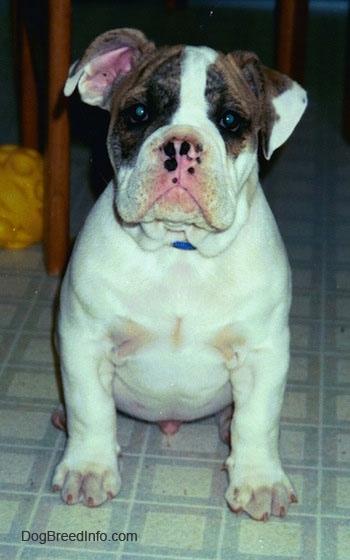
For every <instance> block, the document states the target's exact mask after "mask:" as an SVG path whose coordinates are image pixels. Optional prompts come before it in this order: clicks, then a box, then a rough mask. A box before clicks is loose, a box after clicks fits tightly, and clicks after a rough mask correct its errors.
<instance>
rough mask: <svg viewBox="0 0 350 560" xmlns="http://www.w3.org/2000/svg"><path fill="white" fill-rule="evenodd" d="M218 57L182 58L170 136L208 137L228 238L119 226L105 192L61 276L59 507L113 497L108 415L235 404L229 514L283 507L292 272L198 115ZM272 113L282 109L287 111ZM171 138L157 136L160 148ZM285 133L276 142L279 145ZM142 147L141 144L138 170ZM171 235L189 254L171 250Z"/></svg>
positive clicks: (194, 414) (182, 413)
mask: <svg viewBox="0 0 350 560" xmlns="http://www.w3.org/2000/svg"><path fill="white" fill-rule="evenodd" d="M215 57H216V53H215V52H214V51H212V50H211V49H206V48H200V49H194V48H187V50H186V55H185V59H184V64H183V69H182V77H181V103H180V107H179V109H178V111H177V112H176V114H175V115H174V118H173V121H172V123H171V124H170V125H169V127H168V129H169V131H170V132H171V130H172V129H173V130H176V131H178V130H179V128H178V127H179V126H181V125H186V126H189V127H190V129H191V132H193V129H194V127H199V128H200V129H201V131H202V133H203V134H206V135H207V139H208V146H209V147H210V148H211V150H210V154H214V155H212V156H211V157H213V158H215V162H216V165H217V167H218V169H219V171H220V172H221V174H222V175H223V176H224V181H223V182H222V184H221V183H220V185H219V187H218V188H228V189H229V193H230V194H229V197H230V198H229V199H228V200H230V201H231V202H232V204H233V205H234V209H235V210H234V213H233V216H234V218H233V222H232V224H231V226H230V227H228V228H227V229H225V230H224V231H219V232H210V231H204V232H203V230H200V229H199V228H196V227H194V226H192V225H185V226H184V227H183V228H180V227H178V228H177V230H176V227H174V229H173V230H172V231H171V230H170V229H169V227H168V226H166V225H164V224H159V223H158V224H157V223H156V224H153V223H147V222H146V223H142V224H136V225H132V224H129V225H126V224H121V223H119V222H118V221H117V220H116V218H115V213H114V209H113V204H114V190H113V184H112V183H111V184H110V185H109V186H108V187H107V189H106V191H105V192H104V193H103V195H102V196H101V197H100V199H99V200H98V202H97V204H96V205H95V207H94V208H93V210H92V212H91V213H90V215H89V217H88V219H87V221H86V224H85V226H84V228H83V230H82V232H81V234H80V236H79V238H78V240H77V243H76V246H75V249H74V253H73V256H72V259H71V261H70V264H69V267H68V270H67V273H66V275H65V279H64V282H63V286H62V292H61V311H60V317H59V337H58V345H59V350H60V356H61V365H62V376H63V383H64V389H65V399H66V407H67V413H68V432H69V439H68V444H67V447H66V450H65V453H64V457H63V459H62V461H61V463H60V464H59V466H58V467H57V469H56V473H55V476H54V479H53V485H54V488H55V489H61V491H62V497H63V499H64V500H65V501H66V502H68V503H75V502H77V501H80V500H83V501H85V503H86V504H87V505H99V504H100V503H102V502H103V501H105V500H106V499H107V498H110V497H112V496H114V495H115V494H116V493H117V492H118V491H119V488H120V476H119V472H118V465H117V455H118V453H119V446H118V444H117V428H116V414H115V405H116V406H117V408H119V409H120V410H122V411H124V412H127V413H128V414H131V415H133V416H136V417H139V418H142V419H145V420H149V421H154V422H162V421H166V420H183V421H191V420H195V419H197V418H201V417H204V416H208V415H211V414H213V413H215V412H217V411H219V410H221V409H223V408H224V407H226V406H227V405H229V404H230V403H232V401H233V400H234V401H235V413H234V417H233V421H232V425H231V443H232V452H231V453H230V456H229V458H228V459H227V463H226V464H227V469H228V473H229V481H230V484H229V488H228V491H227V494H226V498H227V501H228V503H229V505H230V507H231V508H232V509H233V510H238V511H240V510H243V509H244V510H245V511H247V512H248V513H249V514H250V515H251V516H252V517H254V518H256V519H266V515H267V516H268V515H270V514H275V515H283V514H284V511H285V510H286V508H287V506H288V503H289V501H290V500H292V499H293V495H294V491H293V489H292V487H291V485H290V483H289V481H288V479H287V477H286V476H285V474H284V472H283V470H282V467H281V463H280V460H279V456H278V449H277V446H278V443H277V441H278V422H279V414H280V409H281V405H282V399H283V390H284V385H285V378H286V373H287V369H288V360H289V348H288V346H289V329H288V311H289V305H290V274H289V266H288V261H287V258H286V254H285V251H284V247H283V243H282V241H281V238H280V236H279V233H278V230H277V227H276V224H275V221H274V219H273V217H272V214H271V212H270V209H269V207H268V205H267V203H266V201H265V198H264V195H263V193H262V190H261V188H260V186H259V184H258V178H257V162H256V154H252V153H250V152H245V153H244V152H243V153H241V154H240V155H239V156H238V158H236V159H235V161H233V158H231V159H230V160H229V159H228V158H227V156H226V151H225V146H224V143H223V141H222V139H221V137H220V134H219V132H218V131H217V130H216V128H215V126H214V125H213V123H211V122H210V121H209V120H208V118H207V116H206V114H207V106H206V100H205V97H204V90H205V76H206V69H207V67H208V64H210V63H212V62H213V61H214V60H215ZM286 99H287V98H286ZM194 103H195V104H194ZM276 103H277V102H276ZM276 108H277V109H278V111H280V112H283V111H285V110H286V107H285V105H284V101H283V103H280V104H278V103H277V105H276ZM277 126H278V125H277ZM174 127H175V128H174ZM176 127H177V128H176ZM168 129H166V131H165V132H164V135H163V131H162V132H156V133H155V137H156V135H157V134H158V135H163V136H162V138H166V134H167V133H168ZM283 134H285V129H284V132H283V133H282V132H280V131H279V130H277V132H276V138H278V141H279V140H280V138H281V136H282V135H283ZM153 139H154V138H153ZM276 141H277V140H276ZM151 147H152V138H150V139H149V140H148V141H147V142H146V143H145V145H144V147H143V149H142V150H141V151H140V156H139V159H138V161H137V165H143V163H142V162H144V161H145V160H146V159H147V154H148V153H149V150H150V149H151ZM208 157H209V156H208ZM134 177H137V170H136V171H135V175H134ZM132 178H133V170H130V169H127V168H123V169H122V170H121V173H120V174H119V181H120V183H121V192H122V193H123V188H124V189H126V188H127V185H128V181H132V180H133V179H132ZM121 196H123V195H121ZM176 237H177V238H182V239H187V240H189V241H190V242H191V243H193V244H194V245H196V246H197V247H198V251H188V252H187V251H179V250H176V249H174V248H172V247H170V246H169V243H170V242H171V241H173V240H174V239H176ZM145 240H146V241H145Z"/></svg>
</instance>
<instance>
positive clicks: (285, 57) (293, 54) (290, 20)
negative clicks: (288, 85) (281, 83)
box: [276, 0, 308, 83]
mask: <svg viewBox="0 0 350 560" xmlns="http://www.w3.org/2000/svg"><path fill="white" fill-rule="evenodd" d="M307 25H308V0H277V37H276V38H277V45H276V51H277V56H276V66H277V70H279V71H280V72H282V73H283V74H287V75H288V76H290V77H291V78H294V80H297V81H298V82H301V83H302V82H303V80H304V70H305V61H306V40H307Z"/></svg>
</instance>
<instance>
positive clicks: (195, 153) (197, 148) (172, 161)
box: [161, 139, 203, 174]
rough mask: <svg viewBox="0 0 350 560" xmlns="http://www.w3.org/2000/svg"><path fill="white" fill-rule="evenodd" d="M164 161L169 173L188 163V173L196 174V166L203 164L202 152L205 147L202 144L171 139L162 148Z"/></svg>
mask: <svg viewBox="0 0 350 560" xmlns="http://www.w3.org/2000/svg"><path fill="white" fill-rule="evenodd" d="M161 151H162V152H163V155H165V156H166V159H165V160H164V167H165V169H166V170H167V171H169V172H171V171H175V169H177V167H178V165H179V164H180V162H181V163H188V164H189V166H188V167H187V171H188V173H190V174H193V173H195V166H196V165H197V164H201V157H200V155H201V152H202V151H203V147H202V145H201V144H200V143H197V144H196V143H194V142H189V141H188V140H178V139H171V140H168V141H167V142H165V143H164V145H163V146H162V148H161Z"/></svg>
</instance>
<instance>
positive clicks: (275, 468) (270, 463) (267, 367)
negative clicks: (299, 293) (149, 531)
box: [226, 328, 297, 521]
mask: <svg viewBox="0 0 350 560" xmlns="http://www.w3.org/2000/svg"><path fill="white" fill-rule="evenodd" d="M288 345H289V333H288V329H287V328H286V329H285V332H284V333H282V334H281V333H280V334H279V336H278V337H276V340H274V341H270V344H269V346H267V347H266V348H263V349H259V350H257V351H253V352H251V353H249V354H248V355H247V357H246V359H245V363H244V365H243V366H242V367H241V368H239V369H237V370H234V371H232V373H231V382H232V387H233V396H234V402H235V405H234V414H233V417H232V422H231V454H230V456H229V457H228V459H227V461H226V466H227V469H228V474H229V487H228V490H227V493H226V500H227V502H228V504H229V506H230V508H231V509H232V510H233V511H234V512H236V513H240V512H242V511H246V512H247V513H248V514H249V515H250V516H251V517H252V518H254V519H257V520H262V521H267V520H268V519H269V517H270V515H276V516H281V517H283V516H284V515H285V513H286V510H287V508H288V504H289V503H291V502H296V501H297V498H296V494H295V491H294V489H293V487H292V485H291V483H290V482H289V480H288V478H287V476H286V475H285V473H284V471H283V469H282V466H281V462H280V459H279V454H278V436H279V417H280V411H281V406H282V401H283V393H284V387H285V378H286V373H287V369H288V361H289V360H288V356H289V349H288Z"/></svg>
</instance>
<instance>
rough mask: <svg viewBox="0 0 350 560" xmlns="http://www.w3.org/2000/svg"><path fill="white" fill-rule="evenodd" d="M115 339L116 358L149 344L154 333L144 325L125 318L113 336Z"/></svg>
mask: <svg viewBox="0 0 350 560" xmlns="http://www.w3.org/2000/svg"><path fill="white" fill-rule="evenodd" d="M113 338H114V341H115V347H114V350H115V351H116V353H117V355H118V358H125V357H126V356H129V355H132V354H136V352H137V351H138V350H141V348H145V347H146V346H149V345H150V344H151V343H152V342H153V340H154V334H153V333H152V332H151V331H149V330H147V329H146V328H145V327H143V326H142V325H140V324H139V323H136V322H135V321H132V320H131V319H128V320H125V321H124V323H123V325H122V327H121V328H119V329H118V334H117V335H114V336H113Z"/></svg>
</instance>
